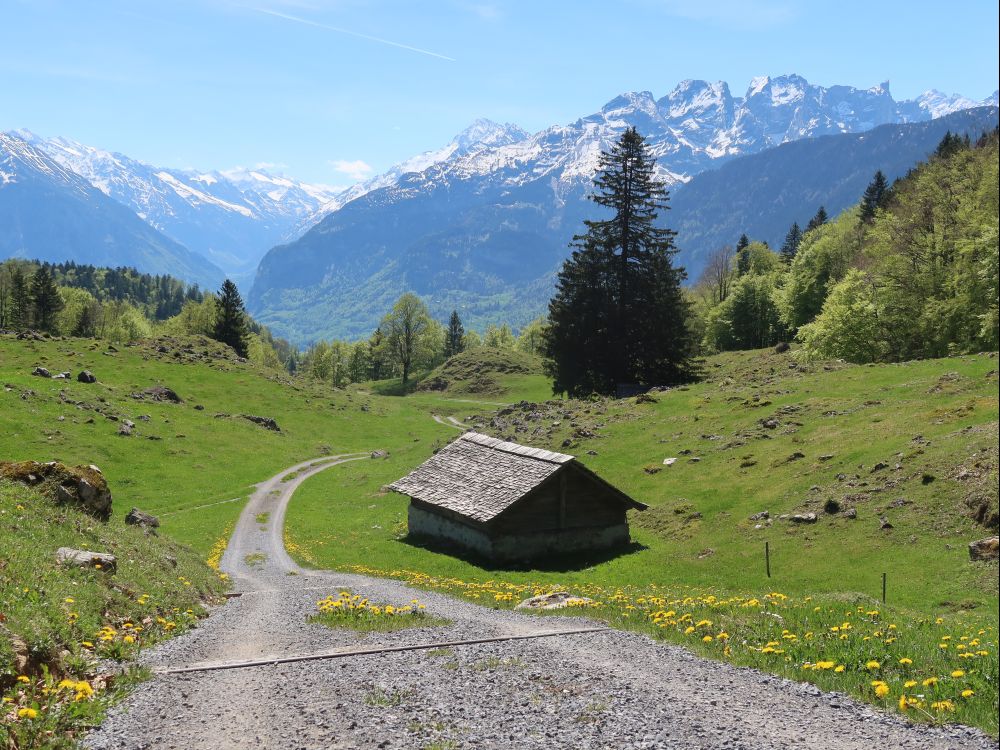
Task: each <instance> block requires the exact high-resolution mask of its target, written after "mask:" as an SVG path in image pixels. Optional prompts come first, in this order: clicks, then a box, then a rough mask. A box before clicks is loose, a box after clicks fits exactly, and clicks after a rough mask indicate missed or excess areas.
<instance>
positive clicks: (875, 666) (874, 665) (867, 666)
mask: <svg viewBox="0 0 1000 750" xmlns="http://www.w3.org/2000/svg"><path fill="white" fill-rule="evenodd" d="M881 668H882V665H881V664H879V663H878V662H877V661H875V660H874V659H872V660H871V661H869V662H868V663H867V664H865V669H871V670H875V669H881Z"/></svg>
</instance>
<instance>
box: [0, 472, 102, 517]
mask: <svg viewBox="0 0 1000 750" xmlns="http://www.w3.org/2000/svg"><path fill="white" fill-rule="evenodd" d="M0 477H2V478H3V479H7V480H10V481H12V482H21V483H23V484H27V485H30V486H35V485H39V486H41V487H42V488H43V489H47V490H48V491H49V493H50V494H51V497H52V498H53V499H54V500H55V501H56V502H58V503H61V504H65V505H75V506H77V507H79V508H80V510H82V511H83V512H84V513H88V514H90V515H92V516H94V517H95V518H97V519H99V520H101V521H107V520H108V518H110V516H111V499H112V498H111V490H110V489H108V483H107V481H106V480H105V479H104V475H103V474H102V473H101V470H100V469H98V468H97V467H96V466H94V465H93V464H91V465H90V466H67V465H66V464H63V463H59V462H58V461H48V462H45V463H42V462H41V461H14V462H0Z"/></svg>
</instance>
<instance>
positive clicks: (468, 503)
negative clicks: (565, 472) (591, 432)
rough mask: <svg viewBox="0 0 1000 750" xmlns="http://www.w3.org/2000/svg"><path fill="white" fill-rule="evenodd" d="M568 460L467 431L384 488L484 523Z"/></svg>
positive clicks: (568, 459)
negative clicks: (387, 487)
mask: <svg viewBox="0 0 1000 750" xmlns="http://www.w3.org/2000/svg"><path fill="white" fill-rule="evenodd" d="M573 460H574V457H573V456H568V455H566V454H565V453H554V452H552V451H546V450H542V449H541V448H529V447H528V446H525V445H518V444H517V443H508V442H504V441H503V440H498V439H496V438H492V437H489V436H488V435H481V434H479V433H477V432H466V433H464V434H463V435H462V436H461V437H459V438H458V439H457V440H455V441H454V442H452V443H450V444H449V445H447V446H445V447H444V448H442V449H441V450H440V451H438V452H437V453H436V454H434V455H433V456H431V457H430V458H429V459H427V460H426V461H425V462H424V463H422V464H421V465H420V466H418V467H417V468H416V469H414V470H413V471H411V472H410V473H409V474H407V475H406V476H405V477H403V478H402V479H399V480H398V481H396V482H393V483H392V484H390V485H389V489H391V490H395V491H396V492H402V493H403V494H405V495H409V496H410V497H414V498H417V499H418V500H422V501H423V502H425V503H429V504H431V505H436V506H438V507H440V508H446V509H448V510H451V511H454V512H455V513H458V514H460V515H463V516H465V517H467V518H471V519H472V520H474V521H479V522H482V523H485V522H487V521H489V520H491V519H493V518H495V517H496V516H498V515H500V514H501V513H502V512H503V511H505V510H506V509H507V508H509V507H510V506H511V505H513V504H514V503H515V502H516V501H517V500H518V499H520V498H521V497H523V496H524V495H525V494H527V493H528V492H530V491H531V490H533V489H534V488H535V487H537V486H538V485H539V484H541V483H542V482H544V481H545V480H546V479H548V478H549V477H550V476H552V475H553V474H555V473H556V472H558V471H559V470H560V469H561V468H562V467H563V466H564V465H566V464H568V463H570V462H571V461H573Z"/></svg>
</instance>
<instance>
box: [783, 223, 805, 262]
mask: <svg viewBox="0 0 1000 750" xmlns="http://www.w3.org/2000/svg"><path fill="white" fill-rule="evenodd" d="M801 243H802V230H801V229H799V223H798V222H797V221H794V222H792V226H791V228H790V229H789V230H788V234H786V235H785V241H784V243H782V245H781V253H780V255H781V260H783V261H784V262H785V263H786V264H789V263H791V262H792V260H794V258H795V254H796V253H798V251H799V245H800V244H801Z"/></svg>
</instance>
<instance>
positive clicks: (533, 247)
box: [248, 75, 997, 343]
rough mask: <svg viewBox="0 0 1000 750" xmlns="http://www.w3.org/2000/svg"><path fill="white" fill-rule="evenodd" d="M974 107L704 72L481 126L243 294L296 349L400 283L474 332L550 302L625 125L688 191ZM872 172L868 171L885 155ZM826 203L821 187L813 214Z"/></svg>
mask: <svg viewBox="0 0 1000 750" xmlns="http://www.w3.org/2000/svg"><path fill="white" fill-rule="evenodd" d="M996 98H997V95H996V94H994V95H993V97H991V99H989V100H987V102H986V104H991V103H992V104H995V103H996ZM977 104H979V103H977V102H973V101H971V100H969V99H966V98H964V97H960V96H945V95H942V94H940V93H938V92H928V93H927V94H924V95H922V96H921V97H918V98H917V99H915V100H910V101H903V102H896V101H895V100H894V99H893V98H892V96H891V94H890V92H889V87H888V84H881V85H879V86H875V87H873V88H870V89H856V88H853V87H848V86H832V87H829V88H824V87H822V86H816V85H812V84H810V83H808V82H807V81H806V80H805V79H803V78H802V77H801V76H796V75H789V76H780V77H776V78H769V77H763V78H758V79H754V81H753V82H752V83H751V85H750V87H749V88H748V89H747V91H746V93H745V95H744V96H742V97H734V96H732V94H731V92H730V90H729V87H728V86H727V85H726V84H725V83H723V82H716V83H710V82H706V81H685V82H683V83H681V84H679V85H678V86H677V87H676V88H675V89H674V90H673V91H672V92H670V93H669V94H667V95H666V96H663V97H661V98H659V99H656V98H655V97H654V96H653V95H652V94H651V93H650V92H638V93H637V92H631V93H627V94H623V95H621V96H618V97H616V98H615V99H613V100H611V101H610V102H608V103H607V104H606V105H605V106H604V107H603V108H601V110H600V111H599V112H597V113H594V114H592V115H589V116H587V117H583V118H581V119H579V120H576V121H575V122H573V123H570V124H568V125H561V126H553V127H550V128H546V129H545V130H542V131H540V132H538V133H535V134H533V135H530V136H526V137H525V136H521V137H519V135H520V133H521V132H523V131H519V129H512V128H510V126H500V125H495V124H494V125H489V124H486V123H482V128H481V129H482V130H484V131H490V132H492V133H494V134H495V135H493V136H492V138H493V139H494V140H496V141H498V145H492V144H486V143H484V144H481V145H474V146H473V147H471V148H469V149H467V150H466V152H465V153H458V152H456V153H455V154H453V155H450V156H448V157H447V158H445V159H442V160H439V161H436V162H435V163H433V164H431V165H430V166H428V167H427V168H425V169H423V170H422V171H410V172H406V171H403V172H402V173H401V174H398V175H394V176H393V177H392V178H391V179H390V180H387V181H386V184H378V183H377V181H373V183H372V184H371V187H370V189H365V188H364V186H360V187H359V188H358V189H357V192H356V194H355V195H354V196H353V197H352V198H351V200H348V201H346V202H344V203H341V204H339V205H335V206H334V207H333V208H332V210H331V211H330V212H329V213H328V214H327V215H326V216H325V218H323V220H322V221H320V222H319V223H318V224H316V225H315V226H314V227H313V228H312V229H310V230H309V231H308V232H306V233H305V234H304V235H303V236H302V237H301V238H299V239H298V240H296V241H295V242H292V243H289V244H286V245H281V246H277V247H275V248H273V249H272V250H271V251H270V252H268V254H267V255H265V256H264V258H263V259H262V260H261V263H260V266H259V267H258V271H257V276H256V278H255V281H254V286H253V288H252V290H251V292H250V294H249V297H248V302H249V305H250V309H251V310H252V311H253V313H254V314H255V316H257V317H258V318H259V319H260V320H261V321H262V322H264V323H266V324H268V325H270V326H271V327H272V328H273V329H274V330H276V331H277V332H279V333H280V334H281V335H284V336H288V337H290V338H291V339H292V340H293V341H296V342H300V343H301V342H308V341H310V340H313V339H315V338H325V337H331V336H342V337H356V336H361V335H365V334H367V333H368V332H370V331H371V330H372V329H373V328H374V326H375V325H376V324H377V322H378V318H379V316H380V314H381V313H382V312H384V311H385V310H386V309H387V308H388V306H389V305H390V304H391V302H392V300H393V299H394V298H395V297H396V296H397V295H398V294H400V293H401V292H402V291H405V290H412V291H415V292H416V293H417V294H419V295H421V296H422V297H425V298H426V299H427V300H428V302H429V303H430V305H431V309H432V312H434V313H435V314H436V315H438V316H446V315H447V313H448V312H450V310H451V309H452V308H456V309H458V310H459V311H460V313H462V314H463V316H464V317H465V318H466V320H467V321H468V322H469V323H470V324H471V325H472V326H474V327H477V328H478V327H482V326H484V325H485V324H487V323H490V322H499V321H501V320H506V321H509V322H511V323H512V324H514V325H519V324H523V323H525V322H527V320H530V319H531V318H532V317H534V316H536V315H538V314H541V313H542V312H543V311H544V309H545V304H546V302H547V300H548V297H549V295H550V292H551V289H552V284H553V280H554V274H555V271H556V270H557V268H558V267H559V264H560V263H561V261H562V260H563V259H564V258H565V257H566V255H567V254H568V252H569V251H568V249H567V245H568V243H569V240H570V238H571V237H572V236H573V234H575V233H577V232H578V231H580V229H581V228H582V221H583V219H584V218H586V217H596V216H598V215H599V212H598V211H597V209H596V207H595V206H594V205H593V204H592V203H590V202H589V201H588V200H587V193H588V191H589V189H590V184H591V178H592V176H593V173H594V171H595V169H596V167H597V162H598V158H599V156H600V153H601V151H602V150H606V149H608V148H609V147H610V146H611V144H612V143H613V142H614V141H615V140H616V139H617V138H618V137H619V136H620V134H621V133H622V132H623V130H624V129H625V128H626V127H630V126H634V127H636V128H638V130H639V132H640V133H642V134H643V135H644V136H645V137H646V139H647V144H648V146H649V150H650V152H651V154H652V155H653V156H654V157H655V158H656V160H657V170H658V175H659V177H660V179H662V180H663V181H664V182H666V183H667V184H668V185H669V186H672V187H673V188H674V189H675V192H676V197H677V199H678V200H680V196H681V195H682V194H683V192H684V191H685V190H687V189H688V183H692V182H693V181H694V180H695V179H696V178H697V175H700V174H702V173H706V172H708V171H710V170H714V169H718V168H720V167H722V166H723V165H724V164H726V163H727V162H730V161H732V160H734V159H738V158H741V157H745V156H747V155H752V154H759V153H761V152H767V151H769V150H773V149H774V148H775V147H777V146H780V145H782V144H786V143H791V142H795V141H800V140H804V139H815V138H818V137H821V136H826V135H832V134H846V133H860V132H866V131H869V130H871V129H873V128H876V127H878V126H880V125H886V124H892V125H902V124H907V123H916V122H926V121H929V120H931V119H934V118H940V117H943V116H947V115H949V114H951V113H953V112H957V111H961V110H964V109H967V108H969V107H974V106H976V105H977ZM906 148H909V149H910V150H909V152H908V153H909V156H908V157H907V158H911V161H910V164H909V165H910V166H912V164H913V163H915V162H916V161H917V160H919V159H920V158H922V157H923V156H925V155H926V153H927V151H926V150H921V149H922V146H916V147H913V144H912V142H910V141H908V142H907V145H906V146H905V148H904V150H905V149H906ZM855 166H856V165H852V168H854V167H855ZM869 166H870V169H869V170H868V174H869V175H870V174H871V173H872V172H874V170H875V169H876V168H877V165H875V164H872V165H869ZM862 189H863V186H862ZM825 198H826V193H825V192H824V190H822V189H821V190H820V191H819V192H818V193H817V194H815V195H814V196H813V199H814V200H813V203H814V205H813V206H812V207H811V208H812V210H815V206H818V205H819V204H820V203H823V202H824V200H825ZM851 202H853V201H851ZM841 207H842V206H841ZM829 208H831V209H835V206H834V201H831V205H830V206H829ZM720 210H721V211H723V212H724V211H726V210H727V209H726V208H725V207H724V206H720ZM810 215H811V214H810ZM797 218H799V219H800V220H805V219H808V215H806V216H805V217H804V218H803V217H801V216H797ZM718 219H719V216H710V217H701V220H703V221H706V222H709V223H712V222H716V221H717V220H718ZM677 220H678V217H677V215H676V212H672V213H671V214H669V215H668V216H667V217H666V222H667V223H668V224H670V225H673V224H675V223H676V222H677ZM789 223H790V221H789ZM785 228H787V225H786V226H785V227H784V228H783V229H782V233H783V231H784V229H785ZM737 236H738V235H737ZM729 241H732V240H729ZM684 242H685V238H684V236H681V237H679V238H678V244H679V246H680V247H681V250H682V253H681V255H680V257H679V262H681V263H682V264H684V265H686V266H687V267H688V269H689V271H690V273H691V275H692V276H693V275H694V274H696V273H697V272H698V270H699V269H700V266H701V264H702V257H703V256H704V253H705V252H706V251H707V250H710V249H712V248H711V247H706V246H704V245H699V244H697V243H694V244H692V246H691V247H690V248H688V247H686V246H685V244H684Z"/></svg>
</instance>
